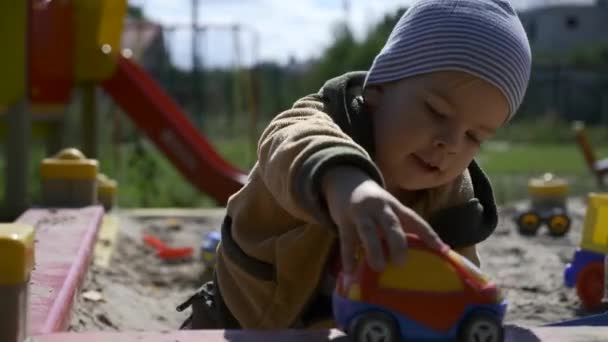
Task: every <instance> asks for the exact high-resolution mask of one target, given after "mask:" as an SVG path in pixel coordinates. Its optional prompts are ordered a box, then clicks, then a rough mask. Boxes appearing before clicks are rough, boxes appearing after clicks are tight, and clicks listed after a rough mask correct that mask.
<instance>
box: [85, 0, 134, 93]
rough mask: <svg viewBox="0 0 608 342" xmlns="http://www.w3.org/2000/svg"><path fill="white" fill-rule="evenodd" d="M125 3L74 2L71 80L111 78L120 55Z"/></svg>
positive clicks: (112, 0) (104, 0) (116, 0)
mask: <svg viewBox="0 0 608 342" xmlns="http://www.w3.org/2000/svg"><path fill="white" fill-rule="evenodd" d="M126 11H127V1H126V0H75V1H74V15H75V25H76V27H75V30H74V31H75V32H76V41H75V49H76V51H75V60H76V66H75V68H76V69H75V78H76V80H77V81H91V82H97V81H102V80H104V79H106V78H108V77H110V76H111V75H112V72H113V71H114V68H115V66H116V58H117V56H118V55H119V52H120V47H121V46H120V43H121V36H122V30H123V21H124V17H125V14H126Z"/></svg>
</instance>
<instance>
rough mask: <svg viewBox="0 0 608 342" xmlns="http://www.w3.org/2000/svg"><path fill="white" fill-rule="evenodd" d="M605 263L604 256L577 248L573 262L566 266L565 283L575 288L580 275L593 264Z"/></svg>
mask: <svg viewBox="0 0 608 342" xmlns="http://www.w3.org/2000/svg"><path fill="white" fill-rule="evenodd" d="M597 261H599V262H602V263H603V262H604V255H603V254H601V253H597V252H591V251H588V250H585V249H582V248H577V249H576V252H574V258H573V259H572V262H571V263H569V264H568V265H566V269H565V270H564V281H565V283H566V286H568V287H574V286H575V285H576V277H577V276H578V273H579V272H580V271H581V270H582V269H583V267H585V266H586V265H588V264H589V263H591V262H597Z"/></svg>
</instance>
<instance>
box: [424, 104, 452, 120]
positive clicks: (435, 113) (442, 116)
mask: <svg viewBox="0 0 608 342" xmlns="http://www.w3.org/2000/svg"><path fill="white" fill-rule="evenodd" d="M424 105H425V107H426V109H427V110H428V112H429V113H431V115H433V116H434V117H435V118H437V119H445V118H446V117H447V115H445V114H443V113H441V112H439V111H438V110H436V109H435V108H434V107H433V106H431V104H429V103H428V102H425V103H424Z"/></svg>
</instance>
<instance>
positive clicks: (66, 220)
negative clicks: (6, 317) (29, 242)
mask: <svg viewBox="0 0 608 342" xmlns="http://www.w3.org/2000/svg"><path fill="white" fill-rule="evenodd" d="M103 213H104V210H103V208H102V207H101V206H90V207H85V208H81V209H30V210H28V211H26V212H25V213H24V214H23V215H22V216H21V217H19V219H18V220H17V222H20V223H27V224H31V225H32V226H34V227H35V229H36V244H35V247H34V255H35V256H34V258H35V269H34V271H32V275H31V281H30V287H29V291H30V296H29V303H28V310H27V311H28V332H29V334H30V335H37V334H45V333H51V332H58V331H63V330H65V329H66V328H67V324H68V323H69V318H70V314H71V311H72V304H73V300H74V296H75V295H76V292H77V290H78V289H79V287H80V286H81V284H82V281H83V278H84V275H85V274H86V272H87V270H88V266H89V264H90V261H91V258H92V255H93V247H94V244H95V240H96V237H97V231H98V229H99V226H100V223H101V219H102V217H103Z"/></svg>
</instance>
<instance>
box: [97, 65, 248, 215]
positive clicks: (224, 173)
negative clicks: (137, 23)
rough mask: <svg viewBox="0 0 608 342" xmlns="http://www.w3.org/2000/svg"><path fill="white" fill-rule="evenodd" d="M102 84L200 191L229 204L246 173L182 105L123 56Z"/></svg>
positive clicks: (220, 202)
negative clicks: (215, 146) (224, 154)
mask: <svg viewBox="0 0 608 342" xmlns="http://www.w3.org/2000/svg"><path fill="white" fill-rule="evenodd" d="M101 86H102V87H103V89H104V90H105V91H106V92H107V93H108V94H110V96H111V97H112V98H113V99H114V101H115V102H116V103H117V104H118V105H119V106H121V107H122V109H123V110H124V111H125V112H126V113H127V114H128V115H129V116H130V117H131V119H132V120H133V122H134V123H135V124H136V125H137V126H138V127H139V128H140V129H142V130H143V131H144V132H146V134H147V135H148V137H149V138H150V139H151V140H152V141H154V143H155V144H156V146H157V147H158V148H159V149H160V150H161V151H163V152H164V153H165V155H166V156H167V158H169V160H170V161H171V162H172V163H173V165H175V166H176V167H177V169H178V170H179V171H180V172H181V173H182V175H184V177H186V178H187V179H188V180H189V181H190V182H191V183H192V184H193V185H194V186H196V187H197V188H198V189H199V190H200V191H201V192H203V193H206V194H208V195H209V196H211V197H213V198H214V199H215V200H216V201H217V202H218V203H219V204H220V205H225V204H226V202H227V201H228V197H230V195H232V194H233V193H235V192H236V191H237V190H239V189H240V188H241V187H242V186H243V184H245V181H246V180H247V175H246V174H245V173H243V172H242V171H240V170H238V169H236V168H235V167H233V166H232V165H230V164H228V162H226V161H225V160H224V159H222V157H221V156H220V155H219V154H217V152H215V150H214V149H213V147H212V146H211V144H210V143H209V142H208V141H207V139H205V137H204V136H203V135H202V134H200V133H199V131H198V130H197V129H196V127H194V125H192V123H191V122H190V120H189V119H188V118H187V117H186V115H185V114H184V113H183V112H182V110H181V109H180V107H179V106H178V105H177V103H175V101H173V100H172V99H171V97H170V96H169V95H168V94H167V93H166V92H165V91H164V90H163V89H162V88H161V87H160V86H159V85H158V83H157V82H156V81H155V80H154V79H152V77H150V75H148V73H147V72H146V71H145V70H143V69H142V68H141V67H139V66H138V65H137V64H135V63H133V62H131V61H130V60H128V59H126V58H123V57H120V58H119V59H118V64H117V66H116V71H115V72H114V74H113V75H112V77H110V78H109V79H107V80H105V81H104V82H102V83H101Z"/></svg>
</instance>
